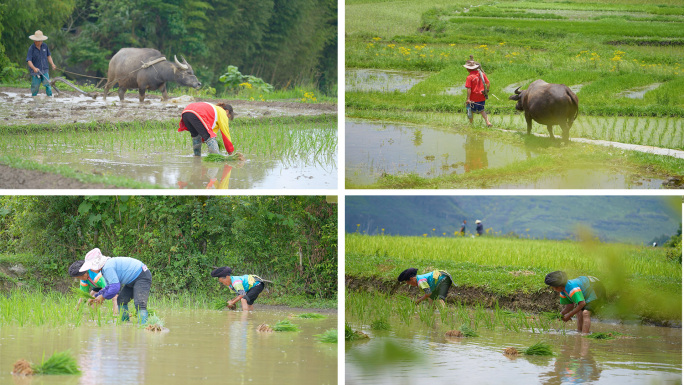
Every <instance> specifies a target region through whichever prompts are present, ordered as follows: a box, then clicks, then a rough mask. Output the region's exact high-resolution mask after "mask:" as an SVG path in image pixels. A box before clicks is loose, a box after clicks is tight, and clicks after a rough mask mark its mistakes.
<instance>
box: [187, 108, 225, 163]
mask: <svg viewBox="0 0 684 385" xmlns="http://www.w3.org/2000/svg"><path fill="white" fill-rule="evenodd" d="M233 117H234V113H233V107H232V106H231V105H230V104H225V103H218V104H211V103H206V102H197V103H190V104H188V106H187V107H185V109H184V110H183V112H182V113H181V120H180V123H179V127H178V132H181V131H190V137H191V138H192V152H193V154H194V155H195V156H201V155H202V142H204V143H206V144H207V148H208V149H209V153H210V154H218V153H219V147H218V142H216V136H217V134H218V133H219V132H220V133H221V137H222V140H223V147H225V149H226V151H227V152H228V155H231V154H233V152H234V151H235V149H234V147H233V142H232V140H231V139H230V131H229V130H228V125H229V122H230V121H231V120H233Z"/></svg>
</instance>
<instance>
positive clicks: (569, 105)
mask: <svg viewBox="0 0 684 385" xmlns="http://www.w3.org/2000/svg"><path fill="white" fill-rule="evenodd" d="M508 99H510V100H517V101H518V103H517V104H516V105H515V109H516V110H518V111H525V120H526V121H527V134H528V135H529V134H530V131H532V120H534V121H536V122H537V123H539V124H544V125H546V128H547V129H548V130H549V135H550V136H551V139H554V137H553V126H554V125H558V126H560V127H561V129H562V130H563V140H564V141H568V140H569V138H570V127H572V123H573V122H574V121H575V119H576V118H577V113H578V112H579V102H578V100H577V95H575V93H574V92H572V90H570V88H568V87H567V86H566V85H565V84H551V83H547V82H545V81H543V80H541V79H539V80H535V81H534V82H532V84H530V86H529V87H527V89H526V90H524V91H520V87H518V88H517V89H516V90H515V95H511V96H510V97H509V98H508Z"/></svg>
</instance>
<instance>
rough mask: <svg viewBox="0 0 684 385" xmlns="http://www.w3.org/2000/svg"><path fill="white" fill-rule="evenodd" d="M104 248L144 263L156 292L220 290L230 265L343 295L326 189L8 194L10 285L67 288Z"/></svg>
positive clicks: (306, 291)
mask: <svg viewBox="0 0 684 385" xmlns="http://www.w3.org/2000/svg"><path fill="white" fill-rule="evenodd" d="M94 247H99V248H100V249H101V250H102V252H103V254H105V255H108V256H112V257H114V256H128V257H133V258H136V259H139V260H141V261H142V262H144V263H145V264H146V265H147V266H148V267H149V268H150V270H151V271H152V273H153V277H154V278H153V287H152V291H153V292H154V293H156V294H173V293H180V292H186V291H192V292H194V293H207V294H210V293H213V292H220V290H221V287H220V286H221V285H219V284H217V282H216V280H214V279H212V278H211V277H210V276H209V273H210V272H211V270H212V268H213V267H215V266H224V265H227V266H231V267H233V269H234V271H235V273H236V274H257V275H259V276H261V277H263V278H264V279H268V280H270V281H273V282H274V284H273V285H270V288H269V290H270V292H271V293H272V294H275V295H278V293H283V294H288V295H306V296H309V297H312V298H324V299H329V298H335V297H336V290H337V285H336V281H337V280H336V277H337V207H336V205H334V204H328V203H327V202H326V199H325V197H322V196H298V197H280V196H254V197H246V196H243V197H208V196H199V197H195V196H130V197H127V196H49V197H41V196H5V197H1V198H0V262H2V263H0V290H6V289H10V288H13V287H17V286H21V285H22V283H25V284H24V286H26V284H28V285H29V286H32V285H35V286H42V287H45V288H49V289H56V290H58V291H66V290H67V288H68V286H69V285H73V284H74V283H73V279H71V278H69V277H68V274H67V269H68V267H69V265H70V264H71V263H72V262H73V261H75V260H78V259H83V258H84V256H85V254H86V253H87V252H88V250H90V249H92V248H94ZM10 269H14V271H13V270H10ZM57 282H59V283H57Z"/></svg>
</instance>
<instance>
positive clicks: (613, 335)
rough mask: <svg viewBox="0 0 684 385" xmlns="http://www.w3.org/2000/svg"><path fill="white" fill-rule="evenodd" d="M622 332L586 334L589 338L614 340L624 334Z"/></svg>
mask: <svg viewBox="0 0 684 385" xmlns="http://www.w3.org/2000/svg"><path fill="white" fill-rule="evenodd" d="M622 335H623V334H622V333H618V332H594V333H591V334H589V335H588V336H586V337H587V338H591V339H595V340H612V339H615V338H617V337H620V336H622Z"/></svg>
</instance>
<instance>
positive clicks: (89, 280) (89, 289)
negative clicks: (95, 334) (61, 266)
mask: <svg viewBox="0 0 684 385" xmlns="http://www.w3.org/2000/svg"><path fill="white" fill-rule="evenodd" d="M84 262H85V261H83V260H80V261H76V262H74V263H72V264H71V266H69V275H70V276H72V277H74V278H78V279H79V281H80V285H79V289H80V290H81V291H82V292H84V293H87V294H90V295H91V296H93V297H94V296H95V293H97V292H98V291H100V290H102V289H104V288H105V287H106V286H107V282H105V279H104V277H103V276H102V273H94V272H92V271H90V270H88V271H84V272H80V271H78V270H79V269H80V268H81V266H83V263H84ZM118 296H119V295H118V294H117V295H115V296H114V298H112V311H113V312H114V315H117V314H119V308H118V307H117V304H116V299H117V297H118ZM81 302H83V298H79V299H78V305H77V306H76V309H78V308H79V307H80V306H81Z"/></svg>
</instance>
